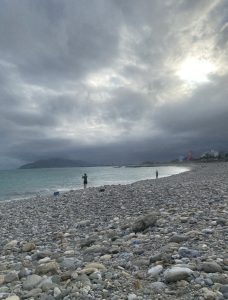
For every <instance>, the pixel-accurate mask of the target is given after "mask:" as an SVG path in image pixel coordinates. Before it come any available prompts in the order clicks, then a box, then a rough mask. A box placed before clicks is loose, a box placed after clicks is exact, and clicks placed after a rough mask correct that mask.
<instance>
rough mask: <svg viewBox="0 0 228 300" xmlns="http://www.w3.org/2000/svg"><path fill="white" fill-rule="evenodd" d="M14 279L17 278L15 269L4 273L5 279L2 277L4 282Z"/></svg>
mask: <svg viewBox="0 0 228 300" xmlns="http://www.w3.org/2000/svg"><path fill="white" fill-rule="evenodd" d="M15 280H19V278H18V273H17V272H16V271H12V272H10V273H8V274H6V275H5V279H4V282H5V283H10V282H12V281H15Z"/></svg>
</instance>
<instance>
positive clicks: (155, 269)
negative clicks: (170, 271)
mask: <svg viewBox="0 0 228 300" xmlns="http://www.w3.org/2000/svg"><path fill="white" fill-rule="evenodd" d="M162 270H163V266H161V265H157V266H155V267H152V268H150V269H149V270H148V274H149V275H150V276H152V277H156V276H157V275H159V274H160V273H161V272H162Z"/></svg>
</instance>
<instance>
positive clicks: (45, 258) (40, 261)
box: [38, 257, 51, 265]
mask: <svg viewBox="0 0 228 300" xmlns="http://www.w3.org/2000/svg"><path fill="white" fill-rule="evenodd" d="M50 260H51V258H50V257H44V258H41V259H40V260H39V261H38V264H39V265H41V264H46V263H47V262H49V261H50Z"/></svg>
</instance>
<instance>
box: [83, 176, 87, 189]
mask: <svg viewBox="0 0 228 300" xmlns="http://www.w3.org/2000/svg"><path fill="white" fill-rule="evenodd" d="M87 178H88V177H87V174H86V173H85V174H84V175H83V176H82V179H83V183H84V189H85V188H86V186H87V183H88V179H87Z"/></svg>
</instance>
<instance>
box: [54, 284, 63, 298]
mask: <svg viewBox="0 0 228 300" xmlns="http://www.w3.org/2000/svg"><path fill="white" fill-rule="evenodd" d="M61 293H62V292H61V290H60V289H59V288H58V287H57V286H56V287H55V288H54V297H55V298H56V297H58V296H59V295H61Z"/></svg>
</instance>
